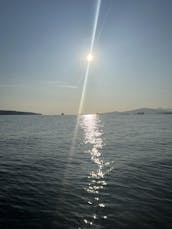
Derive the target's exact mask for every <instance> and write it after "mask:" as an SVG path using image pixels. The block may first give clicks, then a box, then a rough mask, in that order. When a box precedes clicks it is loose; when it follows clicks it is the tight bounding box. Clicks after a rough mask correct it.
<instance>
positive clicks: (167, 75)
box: [0, 0, 172, 114]
mask: <svg viewBox="0 0 172 229" xmlns="http://www.w3.org/2000/svg"><path fill="white" fill-rule="evenodd" d="M96 3H97V1H96V0H0V33H1V35H0V109H14V110H24V111H35V112H41V113H46V114H56V113H60V112H65V113H77V111H78V106H79V101H80V96H81V90H82V84H83V78H84V74H85V70H86V65H87V61H86V56H87V53H88V50H89V47H90V39H91V34H92V29H93V23H94V18H95V10H96ZM171 12H172V1H171V0H139V1H138V0H102V3H101V8H100V15H99V21H98V27H97V33H96V39H95V47H94V61H93V62H92V63H91V69H90V73H89V78H88V84H87V93H86V97H85V103H84V109H83V112H86V113H92V112H106V111H114V110H129V109H134V108H138V107H165V108H169V107H172V13H171Z"/></svg>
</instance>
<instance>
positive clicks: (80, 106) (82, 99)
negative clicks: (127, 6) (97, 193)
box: [63, 0, 101, 186]
mask: <svg viewBox="0 0 172 229" xmlns="http://www.w3.org/2000/svg"><path fill="white" fill-rule="evenodd" d="M100 6H101V0H97V7H96V13H95V19H94V25H93V31H92V36H91V44H90V50H89V51H90V54H92V52H93V49H94V41H95V37H96V31H97V24H98V19H99V12H100ZM89 71H90V62H89V61H88V62H87V66H86V71H85V75H84V82H83V87H82V93H81V98H80V103H79V109H78V115H77V121H76V125H75V129H74V133H73V138H72V144H71V148H70V151H69V156H68V162H67V166H66V171H65V174H64V180H63V185H64V186H65V182H66V179H67V177H68V168H69V166H70V163H71V160H72V158H73V154H74V150H75V145H76V138H77V134H78V127H79V120H80V114H82V110H83V104H84V99H85V93H86V88H87V81H88V76H89Z"/></svg>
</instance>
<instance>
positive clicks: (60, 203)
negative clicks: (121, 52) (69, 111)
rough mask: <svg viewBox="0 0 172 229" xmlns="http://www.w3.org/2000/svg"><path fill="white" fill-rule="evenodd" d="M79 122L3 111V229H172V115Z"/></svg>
mask: <svg viewBox="0 0 172 229" xmlns="http://www.w3.org/2000/svg"><path fill="white" fill-rule="evenodd" d="M75 126H76V117H75V116H0V228H3V229H6V228H19V229H20V228H22V229H23V228H25V229H26V228H31V229H32V228H33V229H34V228H43V229H44V228H45V229H47V228H52V229H55V228H112V229H120V228H127V229H128V228H139V229H140V228H146V229H147V228H148V229H149V228H150V229H151V228H162V229H164V228H172V140H171V137H172V116H171V115H85V116H81V117H80V119H79V120H78V126H77V128H75ZM76 129H77V130H76ZM76 133H77V134H76Z"/></svg>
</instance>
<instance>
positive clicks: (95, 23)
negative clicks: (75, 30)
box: [90, 0, 101, 53]
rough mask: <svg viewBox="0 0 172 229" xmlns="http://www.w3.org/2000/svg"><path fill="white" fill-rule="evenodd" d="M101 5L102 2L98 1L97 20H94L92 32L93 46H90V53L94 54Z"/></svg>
mask: <svg viewBox="0 0 172 229" xmlns="http://www.w3.org/2000/svg"><path fill="white" fill-rule="evenodd" d="M100 5H101V0H98V1H97V8H96V15H95V20H94V26H93V32H92V39H91V45H90V53H92V52H93V48H94V41H95V36H96V31H97V24H98V19H99V12H100Z"/></svg>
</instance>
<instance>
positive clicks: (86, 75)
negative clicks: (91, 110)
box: [78, 0, 101, 115]
mask: <svg viewBox="0 0 172 229" xmlns="http://www.w3.org/2000/svg"><path fill="white" fill-rule="evenodd" d="M100 5H101V0H98V1H97V7H96V14H95V20H94V25H93V32H92V36H91V44H90V54H92V52H93V49H94V41H95V37H96V31H97V24H98V19H99V12H100ZM89 70H90V62H88V63H87V67H86V72H85V77H84V83H83V88H82V94H81V99H80V104H79V110H78V114H79V115H80V114H81V113H82V108H83V103H84V98H85V92H86V87H87V81H88V75H89Z"/></svg>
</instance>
